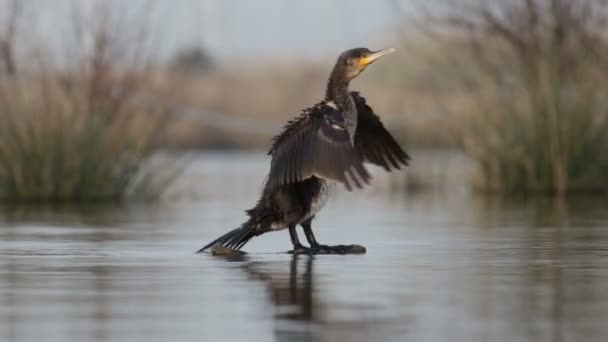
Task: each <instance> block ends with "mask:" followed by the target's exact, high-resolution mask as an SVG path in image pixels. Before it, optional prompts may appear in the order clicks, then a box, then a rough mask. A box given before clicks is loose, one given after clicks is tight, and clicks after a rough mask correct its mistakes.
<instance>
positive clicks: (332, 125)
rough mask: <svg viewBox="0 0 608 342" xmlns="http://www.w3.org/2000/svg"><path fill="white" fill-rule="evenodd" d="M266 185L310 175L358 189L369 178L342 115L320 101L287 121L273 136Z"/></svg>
mask: <svg viewBox="0 0 608 342" xmlns="http://www.w3.org/2000/svg"><path fill="white" fill-rule="evenodd" d="M269 154H271V155H272V162H271V164H270V175H269V177H268V185H269V186H270V187H276V186H280V185H283V184H290V183H294V182H297V181H302V180H304V179H307V178H309V177H312V176H317V177H319V178H325V179H330V180H334V181H338V182H340V183H343V184H344V185H345V186H346V188H347V189H348V190H349V191H350V190H352V188H353V186H352V185H353V184H354V185H355V186H356V187H358V188H362V187H363V186H364V184H367V183H369V180H370V178H371V176H370V174H369V173H368V172H367V170H366V169H365V167H364V166H363V159H362V158H361V155H360V154H359V153H358V152H357V151H356V150H355V148H354V146H353V143H352V142H351V139H350V136H349V134H348V131H347V130H346V127H345V122H344V119H343V116H342V114H341V113H340V112H338V111H337V110H336V109H335V108H334V107H333V106H330V105H328V104H326V103H325V102H322V103H320V104H317V105H316V106H314V107H313V108H310V109H307V110H306V111H304V113H302V115H300V116H299V117H297V118H295V119H293V120H292V121H290V122H288V123H287V125H286V126H285V128H284V129H283V132H282V133H281V134H279V135H278V136H277V137H275V139H274V141H273V143H272V147H271V148H270V152H269Z"/></svg>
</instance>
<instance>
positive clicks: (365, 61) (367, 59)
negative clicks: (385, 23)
mask: <svg viewBox="0 0 608 342" xmlns="http://www.w3.org/2000/svg"><path fill="white" fill-rule="evenodd" d="M391 52H395V49H394V48H388V49H383V50H380V51H374V52H372V53H370V54H369V55H367V56H365V57H361V59H360V60H359V66H362V67H363V66H367V65H370V64H372V63H373V62H374V61H375V60H376V59H378V58H380V57H382V56H385V55H388V54H389V53H391Z"/></svg>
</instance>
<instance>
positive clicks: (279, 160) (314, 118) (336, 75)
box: [199, 48, 409, 253]
mask: <svg viewBox="0 0 608 342" xmlns="http://www.w3.org/2000/svg"><path fill="white" fill-rule="evenodd" d="M392 51H393V49H385V50H381V51H378V52H371V51H370V50H368V49H365V48H358V49H352V50H348V51H346V52H344V53H343V54H342V55H340V57H339V58H338V61H337V62H336V65H335V67H334V69H333V71H332V73H331V76H330V78H329V81H328V86H327V93H326V98H325V100H323V101H322V102H320V103H317V104H316V105H314V106H313V107H311V108H308V109H306V110H304V111H303V112H302V113H301V114H300V115H299V116H297V117H296V118H294V119H292V120H290V121H289V122H288V123H287V124H286V125H285V127H284V128H283V131H282V132H281V133H280V134H279V135H277V136H276V137H275V138H274V139H273V141H272V145H271V147H270V151H269V152H268V154H269V155H271V156H272V161H271V164H270V173H269V175H268V180H267V182H266V184H265V186H264V190H263V192H262V196H261V198H260V199H259V200H258V202H257V204H256V206H255V207H254V208H252V209H250V210H248V211H247V214H248V215H249V219H248V220H247V221H246V222H245V223H243V224H242V225H241V226H240V227H239V228H236V229H234V230H232V231H230V232H228V233H226V234H225V235H223V236H221V237H219V238H218V239H216V240H215V241H212V242H211V243H209V244H208V245H206V246H205V247H203V248H201V249H200V250H199V252H202V251H205V250H207V249H208V248H210V247H212V246H214V245H219V246H223V247H229V248H234V249H240V248H241V247H243V245H245V244H246V243H247V242H248V241H249V240H250V239H251V238H252V237H254V236H258V235H261V234H264V233H266V232H269V231H274V230H282V229H286V228H287V229H289V233H290V237H291V242H292V244H293V247H294V252H306V253H346V252H348V250H349V246H343V245H341V246H325V245H320V244H319V243H318V242H317V241H316V239H315V237H314V234H313V232H312V228H311V222H312V220H313V219H314V216H315V215H316V213H317V212H318V211H319V210H320V209H321V207H322V206H323V205H324V204H325V201H326V199H327V193H328V191H329V187H330V183H332V182H337V183H341V184H343V185H344V186H345V187H346V189H348V190H349V191H350V190H352V189H353V188H355V187H356V188H363V187H364V186H365V185H366V184H369V182H370V180H371V176H370V174H369V172H368V171H367V170H366V168H365V166H364V162H369V163H372V164H375V165H378V166H380V167H382V168H384V169H385V170H386V171H391V170H394V169H400V168H401V167H403V166H406V165H408V160H409V157H408V155H407V154H406V153H405V152H404V151H403V150H402V149H401V147H400V146H399V144H398V143H397V142H396V141H395V139H394V138H393V137H392V136H391V134H390V133H389V132H388V131H387V130H386V129H385V128H384V125H383V124H382V122H381V121H380V118H379V117H378V116H377V115H376V114H374V112H373V110H372V109H371V107H369V106H368V105H367V103H366V101H365V98H363V97H362V96H360V95H359V93H357V92H350V91H348V84H349V82H350V81H351V80H352V79H353V78H355V77H356V76H357V75H358V74H359V73H360V72H361V71H363V70H364V69H365V68H366V67H367V66H368V65H369V64H371V63H372V62H373V61H375V60H376V59H378V58H380V57H381V56H383V55H385V54H387V53H389V52H392ZM298 224H299V225H301V226H302V228H303V229H304V233H305V236H306V239H307V240H308V242H309V244H310V248H306V247H304V246H302V245H301V244H300V242H299V239H298V235H297V232H296V230H295V229H296V226H297V225H298Z"/></svg>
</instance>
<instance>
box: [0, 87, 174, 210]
mask: <svg viewBox="0 0 608 342" xmlns="http://www.w3.org/2000/svg"><path fill="white" fill-rule="evenodd" d="M98 82H99V80H97V81H95V83H92V82H91V81H90V79H85V78H83V77H82V76H71V77H69V78H61V79H59V78H57V77H54V76H42V77H36V78H35V79H11V80H5V81H3V82H1V83H0V121H1V122H2V124H0V196H1V197H2V198H3V199H6V200H8V199H10V200H20V201H33V200H36V201H41V200H42V201H67V200H78V201H81V200H118V199H121V198H123V197H124V196H126V195H135V196H142V195H144V194H143V191H142V190H143V189H144V188H147V189H146V194H145V196H146V197H149V196H151V195H153V193H156V192H158V191H160V190H162V189H161V188H158V189H156V190H155V189H152V188H149V187H146V186H143V187H142V186H141V184H140V185H137V184H133V182H132V181H133V180H135V179H136V178H141V172H143V171H145V170H143V167H144V165H145V163H146V160H147V159H148V158H149V157H150V156H151V155H152V154H153V152H154V151H155V148H156V143H157V141H156V138H157V137H158V136H159V132H160V131H161V129H162V128H163V126H164V123H165V120H166V115H164V114H163V113H162V112H159V111H158V109H154V108H144V107H143V106H142V105H141V104H138V103H136V102H135V99H136V97H135V96H134V95H129V96H126V97H125V94H122V95H123V96H122V97H121V96H116V97H114V96H112V95H110V94H105V95H102V94H101V90H100V89H95V87H94V85H99V83H98ZM112 83H113V82H112ZM108 86H109V83H108ZM111 88H112V89H116V86H115V85H114V86H111ZM135 189H141V190H137V191H135Z"/></svg>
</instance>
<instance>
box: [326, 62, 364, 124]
mask: <svg viewBox="0 0 608 342" xmlns="http://www.w3.org/2000/svg"><path fill="white" fill-rule="evenodd" d="M348 84H349V81H348V80H346V79H344V77H340V76H339V74H338V73H337V72H336V70H334V72H332V75H331V76H330V78H329V81H328V82H327V91H326V93H325V98H326V99H327V100H329V101H333V102H334V103H335V104H336V105H337V106H338V108H339V109H340V111H341V112H342V114H343V115H344V119H345V121H346V123H347V129H348V131H349V133H352V134H351V136H354V131H355V130H356V128H357V116H358V115H357V107H356V106H355V101H354V100H353V98H352V97H351V96H350V92H349V90H348Z"/></svg>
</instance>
